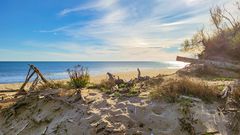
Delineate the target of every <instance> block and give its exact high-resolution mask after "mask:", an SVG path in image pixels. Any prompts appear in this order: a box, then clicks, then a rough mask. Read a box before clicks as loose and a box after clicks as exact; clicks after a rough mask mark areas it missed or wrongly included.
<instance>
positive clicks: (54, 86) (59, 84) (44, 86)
mask: <svg viewBox="0 0 240 135" xmlns="http://www.w3.org/2000/svg"><path fill="white" fill-rule="evenodd" d="M59 88H63V89H71V86H70V85H69V83H65V82H61V81H56V82H55V81H50V82H49V83H44V84H41V85H39V86H38V87H37V88H36V89H37V90H45V89H59Z"/></svg>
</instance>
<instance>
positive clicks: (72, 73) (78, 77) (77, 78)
mask: <svg viewBox="0 0 240 135" xmlns="http://www.w3.org/2000/svg"><path fill="white" fill-rule="evenodd" d="M67 71H68V75H69V77H70V82H69V85H70V86H71V87H73V88H77V89H81V88H84V87H86V86H87V84H88V83H89V82H90V76H89V74H88V69H87V68H86V67H83V66H81V65H77V66H75V67H74V68H73V69H68V70H67Z"/></svg>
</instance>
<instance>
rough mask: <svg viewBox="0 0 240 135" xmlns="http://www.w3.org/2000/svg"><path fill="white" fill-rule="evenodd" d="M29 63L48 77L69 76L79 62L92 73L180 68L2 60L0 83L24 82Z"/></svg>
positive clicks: (153, 64) (160, 64) (152, 64)
mask: <svg viewBox="0 0 240 135" xmlns="http://www.w3.org/2000/svg"><path fill="white" fill-rule="evenodd" d="M28 64H34V65H35V66H36V67H38V68H39V70H40V71H41V72H42V73H43V74H44V75H45V77H46V78H47V79H65V78H68V74H67V72H66V70H67V69H68V68H72V67H74V66H75V65H79V64H80V65H82V66H85V67H88V69H89V73H90V75H97V74H105V73H106V72H127V71H135V70H136V69H137V68H140V69H160V68H179V65H178V64H174V63H167V62H134V61H132V62H0V83H17V82H23V81H24V79H25V76H26V74H27V72H28V68H29V66H28Z"/></svg>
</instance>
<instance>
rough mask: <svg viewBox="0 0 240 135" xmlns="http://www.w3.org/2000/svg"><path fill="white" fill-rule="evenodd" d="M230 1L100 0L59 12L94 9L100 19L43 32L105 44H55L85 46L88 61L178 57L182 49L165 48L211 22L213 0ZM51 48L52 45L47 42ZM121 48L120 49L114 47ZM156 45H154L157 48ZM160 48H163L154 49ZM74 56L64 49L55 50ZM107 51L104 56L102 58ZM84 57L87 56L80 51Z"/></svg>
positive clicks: (71, 48) (69, 12) (216, 2)
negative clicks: (97, 46) (170, 49)
mask: <svg viewBox="0 0 240 135" xmlns="http://www.w3.org/2000/svg"><path fill="white" fill-rule="evenodd" d="M221 3H222V4H224V3H232V2H231V1H228V0H219V1H216V0H179V1H175V0H166V1H165V0H151V1H149V0H138V1H134V0H121V1H118V0H109V1H106V0H99V1H98V2H97V3H93V1H90V2H89V3H87V4H84V5H80V6H78V7H74V8H66V9H64V10H62V11H61V12H60V13H59V15H61V16H64V15H65V16H66V15H71V13H74V12H81V11H84V10H87V11H88V10H94V12H96V13H99V12H101V14H100V13H99V14H98V16H97V17H96V19H94V20H90V21H86V20H85V21H84V22H81V21H80V22H74V23H73V24H70V25H67V26H63V27H60V28H55V29H53V30H43V31H41V32H54V33H63V34H66V35H67V36H69V37H71V38H72V40H73V41H78V40H79V39H82V38H84V37H87V38H90V39H91V40H93V41H94V40H97V41H100V42H102V43H103V44H104V45H103V46H101V47H102V48H95V45H94V44H92V45H89V44H88V45H83V44H79V43H72V41H71V42H65V43H62V46H61V45H60V46H57V47H56V48H59V49H63V50H68V51H71V50H72V51H73V53H72V54H71V55H73V56H74V57H80V54H78V53H76V50H83V51H84V52H85V55H86V56H88V57H87V59H103V60H106V59H111V60H118V59H121V60H129V59H131V60H145V59H148V60H174V59H175V56H176V55H178V54H179V52H177V51H175V52H166V51H165V50H164V49H166V48H171V47H175V48H176V47H179V45H180V44H181V43H182V42H183V40H184V39H186V38H188V37H190V36H191V35H192V34H193V33H194V32H195V31H196V30H198V29H200V28H201V27H203V24H209V8H210V7H212V6H213V5H215V4H221ZM49 47H51V45H49ZM115 48H117V50H118V51H111V49H115ZM153 48H154V49H153ZM156 48H159V49H156ZM52 54H55V55H61V56H63V57H64V56H65V57H67V58H69V59H70V58H71V57H73V56H69V55H68V54H66V53H51V55H52ZM103 54H104V56H102V55H103ZM81 58H85V56H82V55H81Z"/></svg>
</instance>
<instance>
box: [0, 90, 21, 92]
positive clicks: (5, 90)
mask: <svg viewBox="0 0 240 135" xmlns="http://www.w3.org/2000/svg"><path fill="white" fill-rule="evenodd" d="M7 92H18V90H0V93H7Z"/></svg>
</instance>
